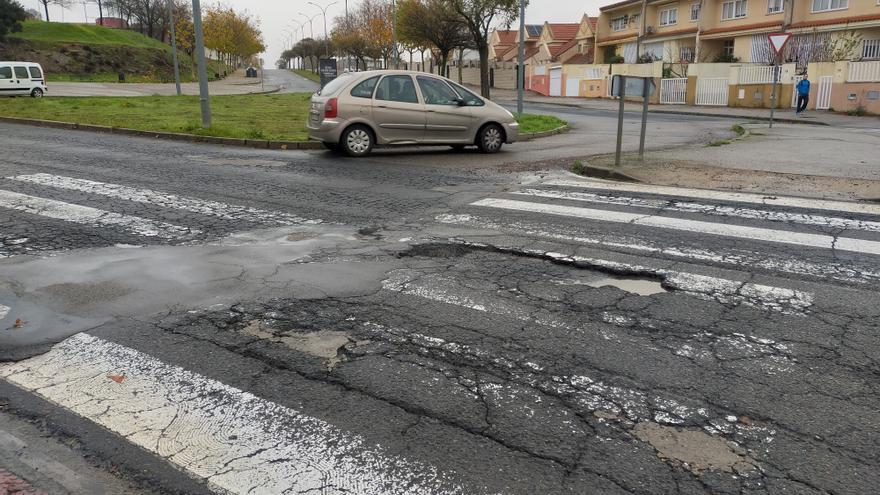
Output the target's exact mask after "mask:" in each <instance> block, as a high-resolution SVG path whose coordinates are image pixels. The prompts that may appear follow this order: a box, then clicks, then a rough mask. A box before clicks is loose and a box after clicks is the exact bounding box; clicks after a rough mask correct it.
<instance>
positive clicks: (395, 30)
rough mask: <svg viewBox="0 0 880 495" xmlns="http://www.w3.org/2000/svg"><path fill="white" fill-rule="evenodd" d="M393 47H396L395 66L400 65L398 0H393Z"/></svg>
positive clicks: (396, 67)
mask: <svg viewBox="0 0 880 495" xmlns="http://www.w3.org/2000/svg"><path fill="white" fill-rule="evenodd" d="M391 47H392V48H393V49H394V68H395V69H398V68H399V67H400V53H399V52H398V51H397V1H396V0H391Z"/></svg>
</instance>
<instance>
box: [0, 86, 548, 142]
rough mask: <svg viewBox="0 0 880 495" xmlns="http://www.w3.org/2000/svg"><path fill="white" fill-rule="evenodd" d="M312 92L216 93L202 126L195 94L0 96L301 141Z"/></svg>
mask: <svg viewBox="0 0 880 495" xmlns="http://www.w3.org/2000/svg"><path fill="white" fill-rule="evenodd" d="M310 98H311V95H309V94H306V93H296V94H275V95H240V96H213V97H211V110H212V113H213V122H214V125H213V127H211V128H210V129H202V127H201V112H200V107H199V99H198V97H196V96H143V97H130V98H129V97H92V98H61V97H58V98H54V97H51V98H42V99H38V100H35V99H32V98H0V115H3V116H6V117H20V118H31V119H42V120H54V121H59V122H74V123H78V124H93V125H105V126H111V127H124V128H129V129H138V130H144V131H161V132H182V133H188V134H198V135H202V136H218V137H230V138H239V139H271V140H279V141H303V140H306V139H308V136H307V133H306V129H305V123H306V118H307V116H308V109H309V100H310ZM520 122H521V127H520V132H523V133H533V132H540V131H547V130H550V129H555V128H557V127H560V126H562V125H565V122H564V121H562V120H560V119H558V118H556V117H553V116H547V115H530V114H525V115H523V117H522V119H520Z"/></svg>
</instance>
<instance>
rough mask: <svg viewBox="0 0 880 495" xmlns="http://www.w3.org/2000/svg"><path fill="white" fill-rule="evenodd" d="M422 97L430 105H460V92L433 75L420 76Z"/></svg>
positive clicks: (418, 78)
mask: <svg viewBox="0 0 880 495" xmlns="http://www.w3.org/2000/svg"><path fill="white" fill-rule="evenodd" d="M416 79H417V80H418V81H419V88H421V89H422V97H423V98H424V99H425V103H426V104H428V105H458V94H456V93H455V91H453V90H452V88H450V87H449V85H448V84H446V83H445V82H443V81H441V80H440V79H435V78H433V77H425V76H418V77H417V78H416Z"/></svg>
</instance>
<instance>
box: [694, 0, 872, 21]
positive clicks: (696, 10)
mask: <svg viewBox="0 0 880 495" xmlns="http://www.w3.org/2000/svg"><path fill="white" fill-rule="evenodd" d="M877 1H878V2H880V0H877ZM691 20H692V21H699V20H700V4H698V3H692V4H691Z"/></svg>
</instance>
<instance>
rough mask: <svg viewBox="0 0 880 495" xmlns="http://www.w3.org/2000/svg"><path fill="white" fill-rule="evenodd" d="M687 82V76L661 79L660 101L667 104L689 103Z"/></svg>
mask: <svg viewBox="0 0 880 495" xmlns="http://www.w3.org/2000/svg"><path fill="white" fill-rule="evenodd" d="M687 82H688V80H687V78H686V77H676V78H672V79H662V80H660V103H663V104H666V105H684V104H685V103H687Z"/></svg>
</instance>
